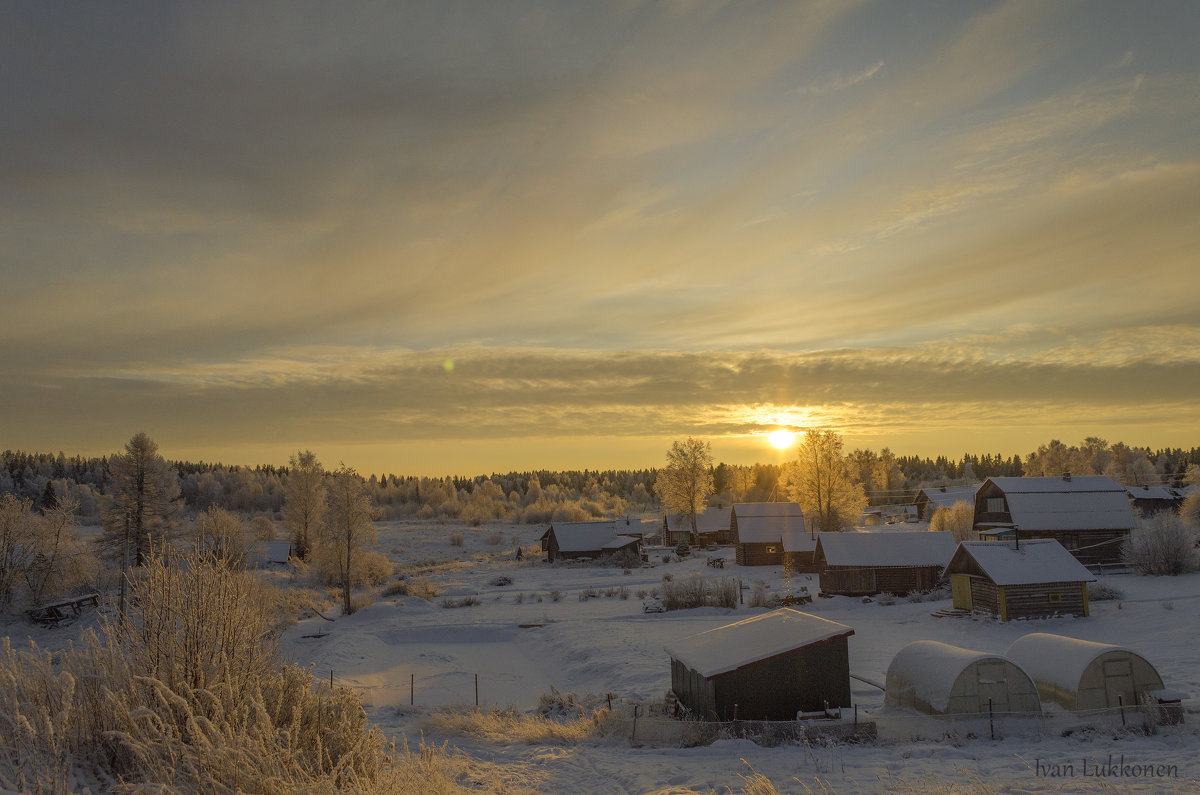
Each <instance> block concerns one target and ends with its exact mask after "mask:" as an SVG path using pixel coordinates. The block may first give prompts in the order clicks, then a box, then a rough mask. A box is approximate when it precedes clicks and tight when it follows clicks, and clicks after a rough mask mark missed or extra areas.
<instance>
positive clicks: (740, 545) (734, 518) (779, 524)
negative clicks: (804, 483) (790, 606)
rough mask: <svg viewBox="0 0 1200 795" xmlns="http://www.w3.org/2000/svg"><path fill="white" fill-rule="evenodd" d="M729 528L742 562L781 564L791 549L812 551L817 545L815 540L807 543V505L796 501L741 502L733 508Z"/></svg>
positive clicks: (738, 556)
mask: <svg viewBox="0 0 1200 795" xmlns="http://www.w3.org/2000/svg"><path fill="white" fill-rule="evenodd" d="M729 528H730V532H731V533H732V534H733V544H734V546H735V551H734V554H735V557H736V560H737V564H738V565H739V566H781V565H783V563H784V561H785V559H786V557H787V552H788V550H789V549H792V550H794V551H796V552H798V553H803V552H805V551H807V552H810V553H811V551H812V550H813V549H815V548H816V544H815V542H813V543H811V544H809V543H806V542H807V540H808V538H809V534H808V531H807V530H805V527H804V509H803V508H801V507H800V506H799V505H798V504H796V503H794V502H741V503H738V504H736V505H734V506H733V510H732V511H731V512H730V516H729ZM806 547H807V549H805V548H806ZM796 562H797V563H802V562H803V561H802V560H800V559H797V561H796Z"/></svg>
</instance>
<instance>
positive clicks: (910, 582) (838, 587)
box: [816, 532, 955, 596]
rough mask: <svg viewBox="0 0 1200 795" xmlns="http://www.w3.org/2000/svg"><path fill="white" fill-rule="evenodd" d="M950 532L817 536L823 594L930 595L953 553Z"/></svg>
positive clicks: (952, 538) (820, 534)
mask: <svg viewBox="0 0 1200 795" xmlns="http://www.w3.org/2000/svg"><path fill="white" fill-rule="evenodd" d="M954 548H955V544H954V537H953V535H951V534H950V533H930V532H924V533H921V532H912V533H818V534H817V546H816V567H817V570H818V571H819V572H820V574H821V592H822V593H827V594H841V595H843V596H865V595H868V594H877V593H893V594H896V595H898V596H903V595H905V594H908V593H910V592H912V591H928V590H930V589H931V588H933V587H934V586H936V585H937V584H938V582H939V581H940V580H941V579H942V573H943V572H944V571H945V569H946V564H947V563H949V562H950V558H951V557H952V556H953V555H954Z"/></svg>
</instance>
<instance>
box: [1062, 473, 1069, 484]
mask: <svg viewBox="0 0 1200 795" xmlns="http://www.w3.org/2000/svg"><path fill="white" fill-rule="evenodd" d="M1063 480H1065V481H1067V482H1068V483H1070V482H1071V473H1070V472H1064V473H1063Z"/></svg>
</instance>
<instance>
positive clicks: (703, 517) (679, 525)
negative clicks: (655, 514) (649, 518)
mask: <svg viewBox="0 0 1200 795" xmlns="http://www.w3.org/2000/svg"><path fill="white" fill-rule="evenodd" d="M731 510H732V509H731V508H730V507H728V506H726V507H724V508H705V509H704V510H703V511H701V512H700V513H698V514H696V532H698V533H719V532H721V531H722V530H728V529H729V512H730V511H731ZM667 529H668V530H673V531H676V532H685V531H686V532H689V533H690V532H691V530H692V522H691V520H690V519H688V517H686V516H682V515H679V514H668V515H667Z"/></svg>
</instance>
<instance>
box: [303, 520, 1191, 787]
mask: <svg viewBox="0 0 1200 795" xmlns="http://www.w3.org/2000/svg"><path fill="white" fill-rule="evenodd" d="M648 526H649V525H648ZM911 528H912V526H910V528H908V529H911ZM544 529H545V528H544V527H542V526H516V527H513V526H504V527H483V528H466V527H463V526H461V525H459V526H454V525H449V524H436V523H432V522H428V523H421V522H387V523H380V525H379V543H378V548H379V549H380V550H381V551H383V552H385V553H386V554H388V555H389V556H391V557H392V558H393V559H394V560H396V561H397V562H399V563H401V565H402V566H406V567H409V566H413V565H414V564H423V565H425V566H431V567H433V568H432V570H431V571H429V572H428V573H425V574H416V575H415V576H424V577H427V578H428V579H429V580H430V581H431V582H433V583H435V584H436V585H437V586H438V587H439V589H440V593H439V594H438V596H437V597H435V598H434V599H433V600H432V601H426V600H424V599H419V598H416V597H394V598H381V599H379V600H378V601H376V602H375V603H374V604H372V605H370V606H369V607H366V608H365V609H362V610H360V611H359V612H357V613H355V614H354V615H352V616H348V617H341V618H338V619H337V620H336V621H334V622H332V623H329V622H326V621H324V620H322V619H320V618H311V619H306V620H304V621H301V622H300V623H298V624H297V625H295V626H293V627H291V628H290V629H288V630H287V632H286V633H285V635H284V637H283V638H282V641H281V648H282V649H283V651H284V653H285V655H286V656H287V657H289V658H290V659H292V660H294V661H296V662H299V663H303V664H306V665H307V664H311V665H312V666H313V673H314V675H315V676H319V677H323V678H324V677H328V676H329V672H330V671H332V672H333V676H334V680H335V683H337V684H339V685H343V686H349V687H354V688H356V689H359V690H360V692H361V693H362V694H363V697H364V701H365V703H366V704H367V705H368V709H369V714H370V716H371V718H372V720H374V721H375V722H376V723H377V724H378V725H380V726H381V727H383V728H384V729H385V730H387V731H388V732H390V733H392V734H394V735H396V736H399V735H401V734H403V735H406V736H407V737H409V738H410V740H412V741H414V742H415V740H416V738H417V737H418V736H420V735H424V736H425V737H426V739H433V740H436V741H441V740H448V741H449V742H450V744H451V746H453V747H458V748H461V749H463V750H464V751H466V752H467V753H470V754H471V755H473V756H477V757H481V758H484V759H490V760H494V761H496V762H500V763H514V764H522V765H527V766H534V767H539V768H542V769H544V775H545V776H546V778H545V779H544V781H543V782H542V785H541V786H542V787H543V788H544V789H545V790H546V791H549V792H566V791H571V792H575V793H613V792H639V793H642V792H662V793H666V792H670V793H689V792H708V791H710V790H716V791H724V790H725V788H726V787H733V788H735V789H736V788H738V787H740V786H741V785H742V784H743V783H744V782H743V781H742V779H740V778H739V777H738V774H739V773H741V774H749V773H750V772H751V770H750V768H751V767H753V769H754V770H755V771H757V772H759V773H763V774H765V775H767V776H769V777H770V778H771V779H772V780H773V781H774V783H775V785H776V787H777V788H779V790H780V791H781V792H783V791H798V792H804V791H807V789H806V788H810V789H812V790H814V791H822V789H821V787H831V788H833V789H834V790H835V791H846V792H858V791H895V790H898V789H899V790H903V789H905V788H906V787H907V786H909V785H910V784H911V785H912V786H914V787H915V788H918V789H925V788H928V786H929V785H930V783H931V782H938V781H945V782H948V783H961V784H966V785H968V786H971V787H972V788H981V787H985V786H987V787H992V788H993V789H994V791H1012V792H1040V791H1063V790H1064V789H1065V790H1066V791H1093V790H1095V789H1097V788H1099V787H1101V786H1102V785H1107V786H1113V787H1115V790H1116V791H1130V790H1134V791H1139V790H1140V791H1147V792H1160V791H1165V790H1176V791H1177V790H1179V789H1191V788H1200V784H1197V780H1198V779H1200V761H1198V760H1196V759H1195V756H1196V751H1198V750H1200V735H1198V734H1197V720H1198V719H1200V715H1189V716H1188V717H1189V720H1190V723H1186V724H1185V725H1184V726H1181V727H1168V728H1164V729H1162V730H1160V732H1159V733H1158V734H1156V735H1154V736H1145V735H1143V734H1140V733H1138V734H1122V733H1120V732H1116V731H1074V732H1071V733H1070V734H1069V735H1068V736H1065V737H1064V736H1062V735H1063V731H1062V730H1061V729H1060V728H1059V726H1058V724H1057V723H1056V724H1053V725H1046V726H1043V727H1041V730H1040V731H1037V728H1038V727H1036V726H1035V727H1034V729H1033V730H1032V731H1028V732H1026V733H1022V731H1020V730H1019V729H1010V732H1011V733H1015V734H1017V735H1021V736H1009V737H1008V738H1006V739H1003V740H995V741H993V740H991V739H989V738H988V736H987V730H986V727H984V729H983V731H982V738H980V739H956V740H955V741H953V742H952V741H950V740H946V739H940V740H915V741H914V740H898V739H888V737H889V732H888V731H884V730H883V729H884V727H885V726H890V727H891V732H890V734H891V736H893V737H895V736H896V734H897V732H896V728H897V726H898V727H899V734H900V735H901V736H903V735H904V734H905V730H904V726H905V724H904V723H903V721H900V722H899V723H897V722H896V721H892V722H891V723H887V720H886V715H885V720H884V722H883V723H881V735H882V738H881V740H880V742H878V743H875V744H863V745H845V744H842V745H836V744H834V745H827V746H821V745H816V746H813V747H808V748H804V747H797V746H781V747H776V748H765V747H759V746H757V745H755V744H753V743H751V742H749V741H745V740H725V741H719V742H717V743H716V744H714V745H711V746H706V747H696V748H678V747H654V746H652V745H644V746H643V747H640V748H635V747H631V745H630V742H629V739H628V738H613V739H608V740H596V741H589V742H584V743H581V744H578V745H572V746H566V747H544V746H543V747H536V746H529V745H522V744H495V743H486V742H483V741H477V740H472V739H466V738H464V737H462V736H451V737H438V736H436V735H431V732H430V729H429V727H428V726H427V725H426V722H425V715H426V711H427V710H429V709H432V708H436V707H441V706H447V705H467V706H474V704H475V699H476V690H475V687H476V676H477V677H478V699H479V704H480V706H481V707H482V708H484V709H487V708H492V707H505V706H512V707H515V708H517V709H518V710H525V709H530V708H532V707H533V706H535V705H536V704H537V702H538V699H539V696H540V694H542V693H547V692H549V691H550V688H551V686H553V687H555V688H557V689H558V690H559V691H561V692H564V693H565V692H568V691H569V692H574V693H577V694H580V695H583V694H589V693H591V694H597V695H600V696H603V695H605V694H608V693H612V694H614V696H615V698H616V699H617V704H618V705H619V708H628V707H627V706H625V705H627V704H628V703H629V701H645V700H653V699H660V698H661V697H662V696H663V694H664V693H665V691H666V690H667V689H668V688H669V687H670V665H669V658H668V656H667V654H666V652H665V651H664V647H665V646H670V645H671V644H672V643H673V642H675V641H678V640H680V639H682V638H684V637H686V636H688V635H691V634H693V633H696V632H700V631H703V630H707V629H711V628H714V627H718V626H723V625H725V624H728V623H731V622H733V621H737V620H740V619H742V618H746V617H749V616H751V615H754V614H756V613H757V612H761V608H757V609H752V608H747V607H745V606H744V605H743V606H740V607H739V608H738V609H736V610H730V609H718V608H699V609H694V610H686V611H675V612H669V613H657V614H647V613H644V612H643V611H642V600H641V599H640V598H639V596H638V594H639V592H642V591H646V592H649V591H651V590H652V589H654V588H656V587H659V586H660V585H661V583H662V579H663V577H664V575H669V576H671V577H672V578H674V579H676V580H678V579H681V578H685V577H688V576H689V575H693V574H695V575H699V576H702V577H719V576H732V577H737V578H739V579H740V580H742V581H743V582H744V583H745V584H747V585H751V584H752V583H753V582H754V581H755V580H761V581H763V582H765V583H766V584H767V587H768V589H769V591H770V592H772V593H778V594H781V595H786V594H788V593H795V592H798V591H799V590H800V589H801V588H802V587H807V588H808V590H809V591H811V592H813V593H816V591H817V590H818V585H819V583H818V579H817V576H816V575H804V574H801V575H795V576H792V577H791V578H785V577H784V572H783V571H782V569H780V568H771V567H739V566H736V565H735V564H734V563H733V554H732V550H723V551H722V552H720V553H707V554H723V555H724V557H725V558H726V561H727V563H726V568H724V569H715V568H711V567H708V566H707V565H706V563H705V558H706V553H704V552H700V553H698V554H693V555H692V556H691V557H690V558H689V559H685V560H682V561H680V560H677V559H674V558H673V557H672V559H671V561H670V562H668V563H664V562H663V560H662V558H663V556H664V555H667V554H668V553H667V552H666V551H665V550H664V551H658V552H653V551H652V552H651V555H650V560H651V562H652V563H653V567H652V568H640V569H633V570H630V571H628V573H626V572H624V571H622V569H620V568H609V567H598V566H583V565H571V564H568V565H563V564H559V565H547V564H545V563H542V562H541V560H540V556H539V555H536V554H533V555H528V554H527V555H526V558H525V560H523V561H516V560H514V559H513V557H514V555H513V553H514V550H515V544H514V543H513V541H514V540H515V541H517V542H518V543H520V544H523V545H525V546H526V549H527V550H528V549H529V545H532V544H535V543H536V541H537V538H538V536H539V535H540V534H541V533H542V532H543V530H544ZM889 529H892V528H889ZM452 533H460V534H462V535H463V537H464V545H463V546H462V547H461V548H460V547H456V546H453V545H452V544H451V543H450V540H449V539H450V536H451V534H452ZM497 533H499V534H500V536H501V539H502V543H501V544H499V545H497V544H494V543H489V540H490V541H492V542H494V541H495V540H496V534H497ZM501 575H503V576H506V577H509V578H511V580H512V583H511V584H508V585H494V584H492V583H493V581H495V580H496V578H497V577H498V576H501ZM410 576H414V575H413V574H410ZM1102 580H1104V581H1107V582H1110V583H1111V584H1113V585H1116V586H1117V587H1119V588H1120V589H1121V590H1122V591H1124V594H1125V598H1124V599H1122V600H1120V601H1105V602H1094V603H1093V604H1092V614H1091V616H1090V617H1088V618H1060V619H1050V620H1041V621H1014V622H1008V623H1002V622H999V621H996V620H992V619H983V618H935V617H934V616H933V615H931V614H932V612H933V611H935V610H937V609H939V608H945V607H949V606H950V603H949V600H948V599H945V600H942V601H938V602H922V603H910V602H908V601H906V600H899V601H897V602H896V603H895V604H891V605H884V604H880V603H878V602H866V603H864V602H863V601H862V600H861V599H856V598H850V597H835V598H832V599H816V600H814V602H813V603H812V604H811V605H808V606H806V607H805V608H803V609H804V610H805V611H807V612H811V613H813V614H815V615H818V616H821V617H823V618H828V619H832V620H834V621H838V622H841V623H843V624H847V625H849V626H851V627H853V628H854V630H855V634H854V636H853V637H851V638H850V665H851V671H852V673H853V674H854V675H856V676H860V677H862V678H863V679H866V680H869V681H872V682H879V683H882V682H883V681H884V679H885V674H886V671H887V667H888V664H889V662H890V661H891V659H892V657H893V655H894V654H895V653H896V651H897V650H899V649H900V648H901V647H902V646H904V645H905V644H907V643H909V642H910V641H913V640H918V639H929V640H939V641H943V642H946V643H950V644H954V645H958V646H963V647H967V648H970V649H976V650H980V651H986V652H994V653H1000V654H1002V653H1004V652H1005V650H1006V649H1007V648H1008V646H1009V644H1011V643H1012V642H1013V641H1014V640H1015V639H1016V638H1018V637H1020V636H1022V635H1024V634H1027V633H1029V632H1052V633H1057V634H1062V635H1068V636H1071V637H1076V638H1082V639H1085V640H1093V641H1099V642H1104V643H1115V644H1120V645H1124V646H1127V647H1130V648H1132V649H1134V650H1135V651H1138V652H1139V653H1141V654H1143V655H1144V656H1146V657H1147V658H1149V659H1150V661H1151V662H1152V663H1153V664H1154V665H1155V666H1156V667H1157V668H1158V670H1159V672H1160V673H1161V674H1162V676H1163V679H1164V681H1165V682H1166V685H1167V687H1168V688H1170V689H1173V690H1177V691H1182V692H1183V693H1185V694H1187V695H1189V696H1193V697H1194V696H1200V662H1198V661H1197V650H1198V643H1197V637H1198V635H1200V617H1198V611H1200V574H1193V575H1185V576H1182V577H1174V578H1148V577H1137V576H1132V575H1122V576H1108V577H1104V578H1102ZM744 593H745V594H746V596H747V597H748V596H749V594H750V591H745V592H744ZM590 594H595V595H594V596H591V595H590ZM585 595H587V596H588V598H586V600H585V599H583V598H582V597H583V596H585ZM622 595H624V596H625V598H622ZM464 597H476V598H477V599H478V600H479V603H478V604H475V605H471V606H463V607H445V606H443V604H444V603H446V600H452V602H453V603H460V602H461V601H462V600H463V598H464ZM556 597H557V598H556ZM317 634H321V635H322V637H304V636H306V635H317ZM851 684H852V692H853V696H854V700H855V702H856V703H857V705H858V708H859V714H860V717H861V719H862V720H864V721H865V720H871V719H874V718H875V717H876V716H877V715H878V714H879V713H880V711H881V709H882V706H883V693H882V692H881V691H880V690H878V689H877V688H875V687H872V686H871V685H869V684H865V683H863V682H861V681H859V680H857V679H856V680H852V682H851ZM410 700H411V701H412V703H413V704H414V705H415V708H410V706H409V704H410ZM1186 703H1189V704H1191V703H1196V702H1192V701H1190V699H1189V702H1186ZM1068 723H1069V721H1068ZM928 728H929V727H928V726H927V725H923V726H922V727H921V730H920V731H917V730H916V729H914V733H919V734H923V735H927V734H928ZM962 733H964V734H965V731H964V732H962ZM1110 754H1112V755H1113V758H1112V762H1114V763H1117V762H1119V760H1120V758H1121V755H1124V761H1125V764H1126V765H1142V766H1145V765H1154V766H1158V765H1167V766H1169V765H1174V766H1175V767H1176V770H1177V772H1178V775H1179V777H1178V778H1173V777H1172V778H1167V779H1164V778H1156V777H1147V776H1142V777H1138V778H1133V777H1130V776H1128V775H1126V776H1125V777H1124V778H1112V777H1109V778H1102V777H1099V776H1097V775H1094V774H1095V773H1097V772H1098V769H1100V768H1103V769H1104V771H1105V772H1112V771H1111V770H1110V769H1109V768H1108V767H1107V765H1108V764H1109V761H1110V759H1109V755H1110ZM1067 765H1070V766H1071V767H1070V768H1068V767H1067ZM1051 766H1057V767H1051ZM1052 772H1060V773H1064V774H1067V773H1069V774H1070V775H1064V776H1059V777H1054V776H1050V775H1048V774H1049V773H1052ZM1124 772H1125V773H1127V774H1128V773H1134V772H1139V771H1137V770H1134V769H1131V768H1127V769H1125V770H1124ZM1141 772H1143V773H1144V772H1145V771H1144V770H1142V771H1141ZM816 779H820V783H817V782H816ZM914 782H916V783H914Z"/></svg>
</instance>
